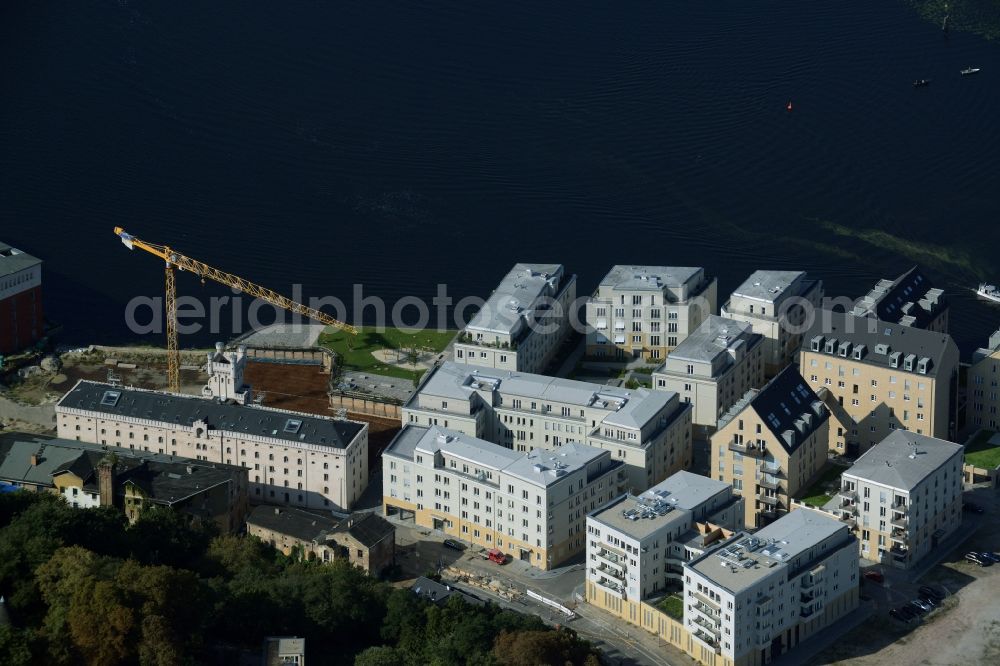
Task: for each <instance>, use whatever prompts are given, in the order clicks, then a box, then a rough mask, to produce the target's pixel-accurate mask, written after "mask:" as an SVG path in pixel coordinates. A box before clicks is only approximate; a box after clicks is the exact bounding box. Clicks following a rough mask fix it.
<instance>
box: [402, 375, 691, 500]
mask: <svg viewBox="0 0 1000 666" xmlns="http://www.w3.org/2000/svg"><path fill="white" fill-rule="evenodd" d="M402 421H403V423H404V424H408V423H409V424H414V425H436V426H441V427H445V428H451V429H454V430H458V431H460V432H464V433H466V434H468V435H472V436H474V437H478V438H481V439H485V440H487V441H490V442H493V443H495V444H499V445H501V446H504V447H506V448H508V449H512V450H514V451H518V452H528V451H531V450H532V449H545V450H557V449H558V448H559V447H560V446H562V445H564V444H565V443H567V442H570V441H577V442H581V443H584V444H587V445H589V446H594V447H597V448H601V449H605V450H607V451H610V452H611V455H612V457H614V458H615V459H616V460H621V461H622V462H624V463H625V464H626V466H627V467H628V472H629V484H630V487H631V488H632V490H633V491H636V492H638V491H642V490H645V489H646V488H648V487H650V486H652V485H653V484H655V483H658V482H659V481H661V480H663V479H665V478H666V477H667V476H669V475H670V474H672V473H674V472H677V471H679V470H681V469H686V468H687V467H689V466H690V464H691V456H692V453H691V408H690V406H689V405H687V404H684V403H682V402H681V401H680V399H679V398H678V396H677V395H676V394H674V393H669V392H664V391H650V390H647V389H636V390H625V389H620V388H616V387H611V386H606V385H601V384H591V383H589V382H578V381H573V380H568V379H560V378H554V377H546V376H543V375H532V374H527V373H515V372H497V371H492V372H491V371H488V370H484V369H480V368H475V367H472V366H467V365H460V364H456V363H445V364H443V365H441V366H440V367H439V368H437V369H436V370H433V371H432V374H431V376H430V377H428V378H427V380H426V381H425V382H424V383H423V384H422V385H421V387H420V390H419V391H418V392H417V393H416V394H414V396H413V397H412V398H410V400H409V401H408V402H407V403H406V404H405V405H404V406H403V408H402Z"/></svg>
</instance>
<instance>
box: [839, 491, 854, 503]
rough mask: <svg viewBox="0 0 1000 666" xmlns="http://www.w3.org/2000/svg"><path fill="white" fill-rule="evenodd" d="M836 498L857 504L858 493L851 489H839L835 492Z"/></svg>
mask: <svg viewBox="0 0 1000 666" xmlns="http://www.w3.org/2000/svg"><path fill="white" fill-rule="evenodd" d="M837 496H838V497H840V498H841V499H843V500H845V501H851V502H857V501H858V491H856V490H854V489H852V488H841V489H840V490H839V491H837Z"/></svg>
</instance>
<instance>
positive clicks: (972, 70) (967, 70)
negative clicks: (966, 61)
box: [959, 67, 979, 76]
mask: <svg viewBox="0 0 1000 666" xmlns="http://www.w3.org/2000/svg"><path fill="white" fill-rule="evenodd" d="M959 73H960V74H961V75H962V76H969V75H970V74H978V73H979V68H978V67H966V68H965V69H963V70H962V71H961V72H959Z"/></svg>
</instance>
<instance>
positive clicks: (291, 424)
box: [285, 419, 302, 435]
mask: <svg viewBox="0 0 1000 666" xmlns="http://www.w3.org/2000/svg"><path fill="white" fill-rule="evenodd" d="M301 427H302V421H300V420H299V419H288V420H287V421H285V433H286V434H289V435H295V434H297V433H298V432H299V428H301Z"/></svg>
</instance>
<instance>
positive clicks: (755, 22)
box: [0, 0, 1000, 353]
mask: <svg viewBox="0 0 1000 666" xmlns="http://www.w3.org/2000/svg"><path fill="white" fill-rule="evenodd" d="M998 49H1000V45H998V44H997V43H993V42H988V41H986V40H983V39H982V38H980V37H977V36H974V35H970V34H961V33H953V34H951V35H950V37H948V38H946V37H945V36H944V35H943V34H942V32H941V30H940V29H939V27H938V26H937V25H935V24H933V23H930V22H926V21H923V20H921V19H920V18H919V17H918V15H917V14H916V13H915V12H914V11H913V10H912V8H910V7H909V6H907V5H906V4H904V3H903V2H900V1H894V0H880V1H879V2H862V1H861V0H838V1H836V2H834V1H832V0H817V1H814V2H797V3H796V2H787V1H786V2H778V1H775V0H762V1H757V2H746V1H745V0H718V1H716V2H710V3H708V2H679V1H676V0H642V1H620V2H607V1H603V2H595V1H592V0H583V1H579V2H572V3H570V2H537V1H532V2H526V1H521V0H512V1H510V2H504V3H496V2H480V1H478V0H461V1H459V0H438V1H435V2H416V1H413V0H411V1H402V0H400V1H396V2H389V1H386V0H366V1H364V2H360V1H340V2H332V1H330V2H286V3H275V2H264V1H262V0H255V1H247V0H244V1H242V2H235V1H232V0H218V1H215V2H180V1H174V2H162V1H156V2H154V1H144V2H135V1H127V0H121V1H119V2H110V1H107V0H101V1H98V0H94V1H91V2H84V1H81V2H29V1H28V0H8V1H7V2H5V3H3V4H2V5H0V57H2V67H0V96H2V97H0V101H2V103H0V238H2V239H3V240H5V241H7V242H10V243H12V244H14V245H17V246H20V247H22V248H23V249H25V250H28V251H30V252H33V253H35V254H37V255H39V256H41V257H43V258H45V259H46V260H47V263H46V271H47V274H46V283H47V286H46V291H47V293H46V302H47V306H48V309H49V313H50V316H51V317H52V318H53V319H56V320H58V321H60V322H62V323H64V324H66V327H67V332H66V338H68V339H69V340H72V341H76V342H81V343H84V342H94V341H109V342H110V341H121V340H127V339H130V337H131V335H130V334H129V332H128V330H127V329H126V328H125V326H124V319H123V315H122V312H123V307H124V304H125V303H126V302H127V301H128V299H129V298H131V297H132V296H135V295H137V294H147V295H157V294H159V293H161V292H162V271H161V270H160V266H159V265H158V263H157V261H156V260H155V259H153V258H152V257H148V256H140V255H138V254H135V253H132V254H130V253H129V252H128V251H127V250H125V249H124V248H123V247H122V246H121V245H120V244H119V243H118V242H117V240H116V239H115V238H114V237H113V236H112V234H111V229H112V227H114V226H116V225H121V226H123V227H125V228H126V229H128V230H129V231H131V232H133V233H135V234H137V235H139V236H141V237H144V238H148V239H150V240H153V241H158V242H164V243H171V244H173V245H174V246H176V247H177V248H178V249H180V250H182V251H184V252H185V253H187V254H190V255H192V256H194V257H197V258H200V259H203V260H205V261H208V262H209V263H212V264H214V265H216V266H218V267H221V268H224V269H227V270H231V271H233V272H236V273H240V274H243V275H245V276H247V277H250V278H252V279H254V280H256V281H258V282H260V283H263V284H266V285H269V286H273V287H274V288H277V289H279V290H282V291H286V292H289V291H290V289H291V284H292V283H302V285H303V290H304V293H305V294H306V295H307V296H309V295H315V296H321V295H336V296H341V297H343V298H345V300H349V298H348V297H349V296H350V295H351V289H352V285H353V284H354V283H362V284H363V285H364V289H365V293H366V294H374V295H380V296H382V297H383V298H386V299H389V300H390V301H391V300H395V299H397V298H399V297H401V296H404V295H409V294H414V295H417V296H419V297H423V298H430V297H431V296H432V295H433V294H434V292H435V285H436V284H437V283H439V282H443V283H448V284H449V285H450V293H451V294H453V295H454V296H455V297H456V298H457V297H461V296H463V295H467V294H477V295H486V294H488V293H489V291H490V289H491V288H492V287H493V286H494V285H495V284H496V283H497V282H498V281H499V279H500V277H501V276H502V275H503V273H504V272H505V271H506V270H507V269H508V268H509V267H510V265H511V264H512V263H513V262H515V261H517V260H523V261H546V262H548V261H554V262H561V263H564V264H566V265H567V267H568V268H569V269H570V270H571V271H574V272H576V273H578V274H579V276H580V286H581V290H582V291H590V290H591V289H593V288H594V287H595V286H596V283H597V281H598V280H599V278H600V277H601V276H602V275H603V274H604V273H605V272H606V271H607V269H608V268H609V267H610V266H611V265H612V264H613V263H639V264H694V265H704V266H706V267H707V268H708V270H709V271H710V272H712V273H714V274H716V275H718V276H719V278H720V294H722V293H729V291H731V290H732V289H733V288H734V287H735V286H736V285H737V284H738V283H739V282H740V281H741V280H742V279H743V278H745V277H746V275H747V274H748V273H750V272H751V271H752V270H754V269H755V268H776V269H791V268H807V269H809V270H810V271H813V272H815V273H816V274H818V275H819V276H820V277H822V278H823V279H824V280H825V281H826V283H827V291H828V292H830V293H833V294H849V295H852V296H860V295H861V294H862V293H863V292H865V291H866V290H867V289H868V288H869V287H870V286H871V284H872V283H873V282H874V281H875V280H876V279H877V278H879V277H884V276H890V275H895V274H898V273H900V272H902V271H903V270H905V269H906V268H908V267H909V266H910V265H912V264H913V263H921V264H922V265H923V266H925V268H926V269H927V270H928V272H929V273H930V274H931V276H932V278H933V279H934V280H935V282H937V283H938V285H939V286H942V287H943V288H945V289H946V291H947V292H948V293H949V295H950V297H951V299H952V301H953V314H952V328H953V332H954V333H955V335H956V338H957V339H958V342H959V344H960V346H962V348H963V352H965V353H968V350H969V349H970V348H972V347H974V346H976V345H979V344H981V343H983V342H985V339H986V337H987V336H988V334H989V332H990V331H991V330H993V329H994V328H995V327H996V325H997V324H998V323H1000V309H998V308H994V307H992V306H990V305H987V304H984V303H979V302H977V301H976V299H975V297H974V295H972V294H970V292H969V291H968V288H969V287H970V286H974V285H975V284H976V283H977V282H978V281H979V280H980V279H991V280H994V281H996V280H1000V260H998V258H997V249H998V245H1000V231H998V227H997V222H998V213H1000V129H998V127H1000V125H998V123H1000V85H998V83H1000V50H998ZM970 65H972V66H977V67H981V68H983V72H982V73H981V74H979V75H978V76H975V77H960V76H959V74H958V71H959V69H961V68H963V67H966V66H970ZM916 78H929V79H932V81H933V82H932V84H931V86H929V87H928V88H923V89H919V90H915V89H913V88H912V86H911V82H912V81H913V80H914V79H916ZM789 100H792V101H793V104H794V110H793V111H792V112H791V113H789V112H787V111H786V110H785V104H786V102H787V101H789ZM184 277H187V279H181V280H180V281H179V287H180V291H181V293H189V294H203V295H213V294H220V293H225V292H223V291H222V290H220V289H216V288H213V287H211V286H207V287H201V286H200V285H198V283H197V281H196V280H194V279H192V278H190V277H189V276H182V278H184ZM196 341H197V342H205V340H203V339H201V340H199V339H198V338H196V337H192V338H186V339H185V340H184V342H183V343H182V344H192V343H194V342H196Z"/></svg>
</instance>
